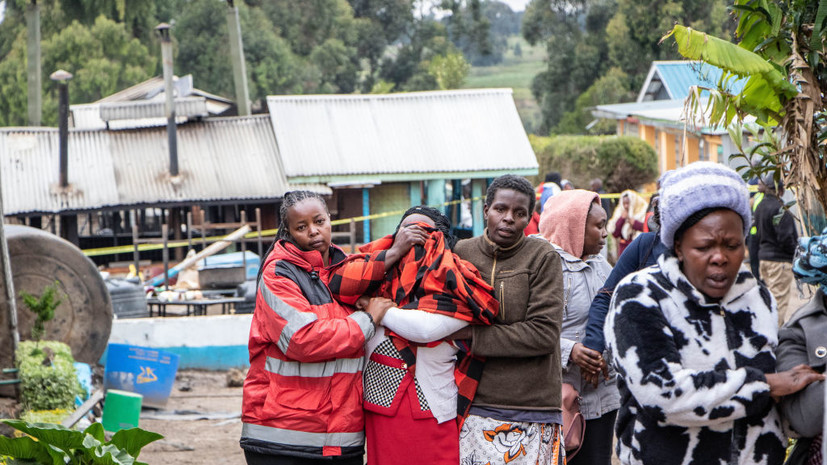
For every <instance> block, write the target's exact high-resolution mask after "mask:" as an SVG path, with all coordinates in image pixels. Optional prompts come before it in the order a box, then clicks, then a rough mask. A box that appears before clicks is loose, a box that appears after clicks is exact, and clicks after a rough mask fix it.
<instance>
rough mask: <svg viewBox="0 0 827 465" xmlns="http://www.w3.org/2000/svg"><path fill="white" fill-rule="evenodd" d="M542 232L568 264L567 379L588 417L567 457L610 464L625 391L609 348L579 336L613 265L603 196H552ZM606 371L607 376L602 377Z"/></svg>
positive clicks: (572, 462) (578, 192) (563, 342)
mask: <svg viewBox="0 0 827 465" xmlns="http://www.w3.org/2000/svg"><path fill="white" fill-rule="evenodd" d="M540 234H541V235H542V236H543V237H544V238H546V239H547V240H548V241H549V242H551V245H553V246H554V249H555V250H556V251H557V253H558V254H559V255H560V259H561V262H562V265H563V304H564V307H563V329H562V333H561V335H560V349H561V351H560V353H561V358H562V366H563V383H567V384H571V385H572V386H573V387H574V389H576V390H577V392H579V393H580V397H581V401H580V413H582V414H583V417H584V418H585V419H586V434H585V437H584V438H583V442H582V445H581V447H580V449H579V451H577V452H576V453H577V455H576V456H571V455H570V456H569V457H567V463H568V464H569V465H583V464H600V465H610V464H611V457H612V430H613V427H614V422H615V417H616V415H617V409H618V408H619V407H620V394H619V393H618V390H617V386H616V384H615V376H614V374H613V373H612V374H609V373H608V369H607V366H606V362H605V359H606V358H607V357H608V354H606V356H605V357H604V355H603V354H600V353H599V352H596V351H594V350H591V349H588V348H586V347H585V346H584V345H583V344H582V343H581V342H580V341H581V340H583V338H584V337H585V336H586V324H587V323H588V320H589V307H590V306H591V302H592V299H593V298H594V296H595V295H596V294H597V291H598V290H599V289H600V288H601V287H602V286H603V283H604V282H605V281H606V278H607V277H608V276H609V273H610V272H611V271H612V267H611V266H610V265H609V264H608V262H606V259H604V258H603V256H602V255H600V249H601V248H603V245H604V244H605V243H606V237H607V235H608V233H607V232H606V211H605V210H603V207H602V206H601V205H600V197H599V196H598V194H597V193H595V192H592V191H586V190H582V189H575V190H568V191H563V192H560V193H559V194H557V195H555V196H554V197H551V198H549V199H548V201H547V202H546V204H545V206H544V207H543V213H542V215H541V216H540ZM601 372H602V373H603V376H602V377H603V380H602V381H599V380H598V375H599V374H600V373H601ZM572 452H574V451H572ZM566 453H567V455H568V454H570V451H569V450H568V449H567V450H566Z"/></svg>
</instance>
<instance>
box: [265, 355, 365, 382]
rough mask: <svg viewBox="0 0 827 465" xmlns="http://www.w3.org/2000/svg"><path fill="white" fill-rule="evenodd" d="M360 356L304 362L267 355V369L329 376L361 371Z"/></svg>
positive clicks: (284, 374)
mask: <svg viewBox="0 0 827 465" xmlns="http://www.w3.org/2000/svg"><path fill="white" fill-rule="evenodd" d="M362 361H363V359H362V358H361V357H360V358H340V359H336V360H333V361H330V362H319V363H303V362H293V361H287V360H280V359H277V358H273V357H267V363H266V369H267V371H269V372H270V373H276V374H278V375H282V376H301V377H302V378H327V377H330V376H333V375H334V374H336V373H359V371H361V370H362Z"/></svg>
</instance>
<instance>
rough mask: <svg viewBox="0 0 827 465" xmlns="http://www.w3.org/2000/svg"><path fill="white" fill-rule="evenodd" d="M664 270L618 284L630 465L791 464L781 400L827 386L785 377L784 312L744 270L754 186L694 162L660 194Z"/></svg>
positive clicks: (621, 418)
mask: <svg viewBox="0 0 827 465" xmlns="http://www.w3.org/2000/svg"><path fill="white" fill-rule="evenodd" d="M660 198H661V221H662V229H661V240H662V241H663V242H664V244H665V245H666V246H667V249H669V251H668V252H667V253H665V254H664V255H663V256H661V257H660V259H659V260H658V262H657V264H656V265H653V266H652V267H649V268H646V269H643V270H641V271H639V272H637V273H633V274H631V275H629V276H627V277H626V278H625V279H624V280H623V281H621V283H620V284H619V285H618V287H617V289H616V290H615V293H614V297H613V300H612V305H611V309H610V312H609V317H608V320H607V322H606V341H607V343H608V346H609V348H610V350H611V352H612V355H613V357H614V361H613V363H614V364H615V367H616V369H617V371H618V374H619V380H618V388H619V390H620V394H621V407H620V411H619V413H618V418H617V424H616V427H615V429H616V432H617V436H618V445H617V452H618V456H619V457H620V460H621V462H622V463H624V464H658V465H669V464H698V465H701V464H703V465H707V464H781V463H782V462H783V460H784V448H785V444H786V439H785V437H784V434H783V432H782V429H781V420H780V417H779V415H778V412H777V410H776V408H775V399H777V398H778V397H779V396H783V395H786V394H788V393H792V392H796V391H798V390H800V389H802V388H803V387H805V386H806V385H807V384H809V383H811V382H813V381H815V380H817V379H822V375H819V374H817V373H816V372H815V371H813V370H812V369H811V368H809V367H806V366H804V365H800V366H797V367H795V368H793V369H791V370H788V371H786V372H782V373H775V355H774V350H775V347H776V345H777V343H778V336H777V314H776V309H775V302H774V300H773V298H772V296H771V295H770V293H769V292H768V291H767V289H766V287H764V286H763V285H761V284H759V283H758V282H757V281H756V280H755V278H754V277H753V276H752V275H751V274H750V272H749V271H748V270H747V268H745V267H743V266H742V265H743V259H744V237H745V232H746V228H747V226H748V225H749V224H750V221H749V220H750V210H749V202H748V194H747V191H746V186H745V185H744V182H743V180H741V178H740V176H738V174H737V173H735V172H734V171H732V170H731V169H729V168H726V167H724V166H722V165H718V164H715V163H704V162H700V163H693V164H691V165H689V166H687V167H685V168H683V169H681V170H678V171H676V172H674V173H672V174H670V175H669V176H668V177H667V178H666V179H665V180H664V182H663V184H662V187H661V197H660Z"/></svg>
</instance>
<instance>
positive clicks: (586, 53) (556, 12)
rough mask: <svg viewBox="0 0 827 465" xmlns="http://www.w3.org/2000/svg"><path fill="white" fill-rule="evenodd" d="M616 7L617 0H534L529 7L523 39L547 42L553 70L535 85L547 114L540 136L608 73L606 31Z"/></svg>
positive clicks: (538, 77)
mask: <svg viewBox="0 0 827 465" xmlns="http://www.w3.org/2000/svg"><path fill="white" fill-rule="evenodd" d="M615 8H616V5H615V0H595V1H592V2H588V3H587V2H585V1H579V2H568V1H562V0H533V1H532V2H531V3H530V4H529V5H528V8H527V9H526V13H525V16H524V17H523V36H524V37H525V38H526V40H528V41H529V43H532V44H537V43H542V42H545V43H546V51H547V54H548V67H547V68H546V70H545V71H543V72H541V73H540V74H538V75H537V76H535V78H534V81H533V82H532V86H531V90H532V93H533V94H534V97H535V98H536V99H537V102H538V103H539V104H540V108H541V110H542V115H543V118H542V123H541V125H540V128H539V132H540V133H548V132H550V131H551V129H552V128H553V127H554V126H556V125H557V124H558V123H559V122H560V120H561V119H562V117H563V115H564V114H565V113H566V112H567V111H570V110H572V109H573V108H574V104H575V101H576V99H577V96H578V95H580V94H581V93H583V92H585V91H586V89H588V88H589V86H591V85H592V83H594V81H595V80H596V79H597V78H598V77H600V76H601V75H602V74H603V72H604V71H605V70H606V69H607V66H608V45H607V40H606V34H605V30H606V25H607V24H608V22H609V20H610V18H611V16H612V14H613V13H614V11H615Z"/></svg>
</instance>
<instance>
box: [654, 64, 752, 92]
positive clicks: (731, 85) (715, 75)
mask: <svg viewBox="0 0 827 465" xmlns="http://www.w3.org/2000/svg"><path fill="white" fill-rule="evenodd" d="M722 74H723V71H722V70H721V69H720V68H718V67H716V66H713V65H710V64H708V63H703V62H701V61H653V62H652V66H651V68H650V69H649V75H648V76H647V78H646V81H645V82H644V83H643V88H642V89H641V91H640V95H639V96H638V102H642V101H645V100H647V99H646V95H647V94H656V93H657V91H658V89H657V88H655V87H657V85H658V84H657V83H658V82H660V83H661V84H662V85H663V87H664V88H665V90H666V93H667V94H668V96H669V98H670V99H677V100H683V99H685V98H686V97H688V96H689V88H690V87H692V86H701V87H709V88H716V87H717V86H718V81H719V80H720V79H721V75H722ZM745 84H746V79H745V78H740V79H735V78H732V79H730V80H729V81H728V82H727V89H728V90H729V91H730V92H731V93H739V92H741V90H742V89H743V88H744V85H745ZM653 86H655V87H653ZM706 94H708V92H704V93H703V94H702V95H703V96H706Z"/></svg>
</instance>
